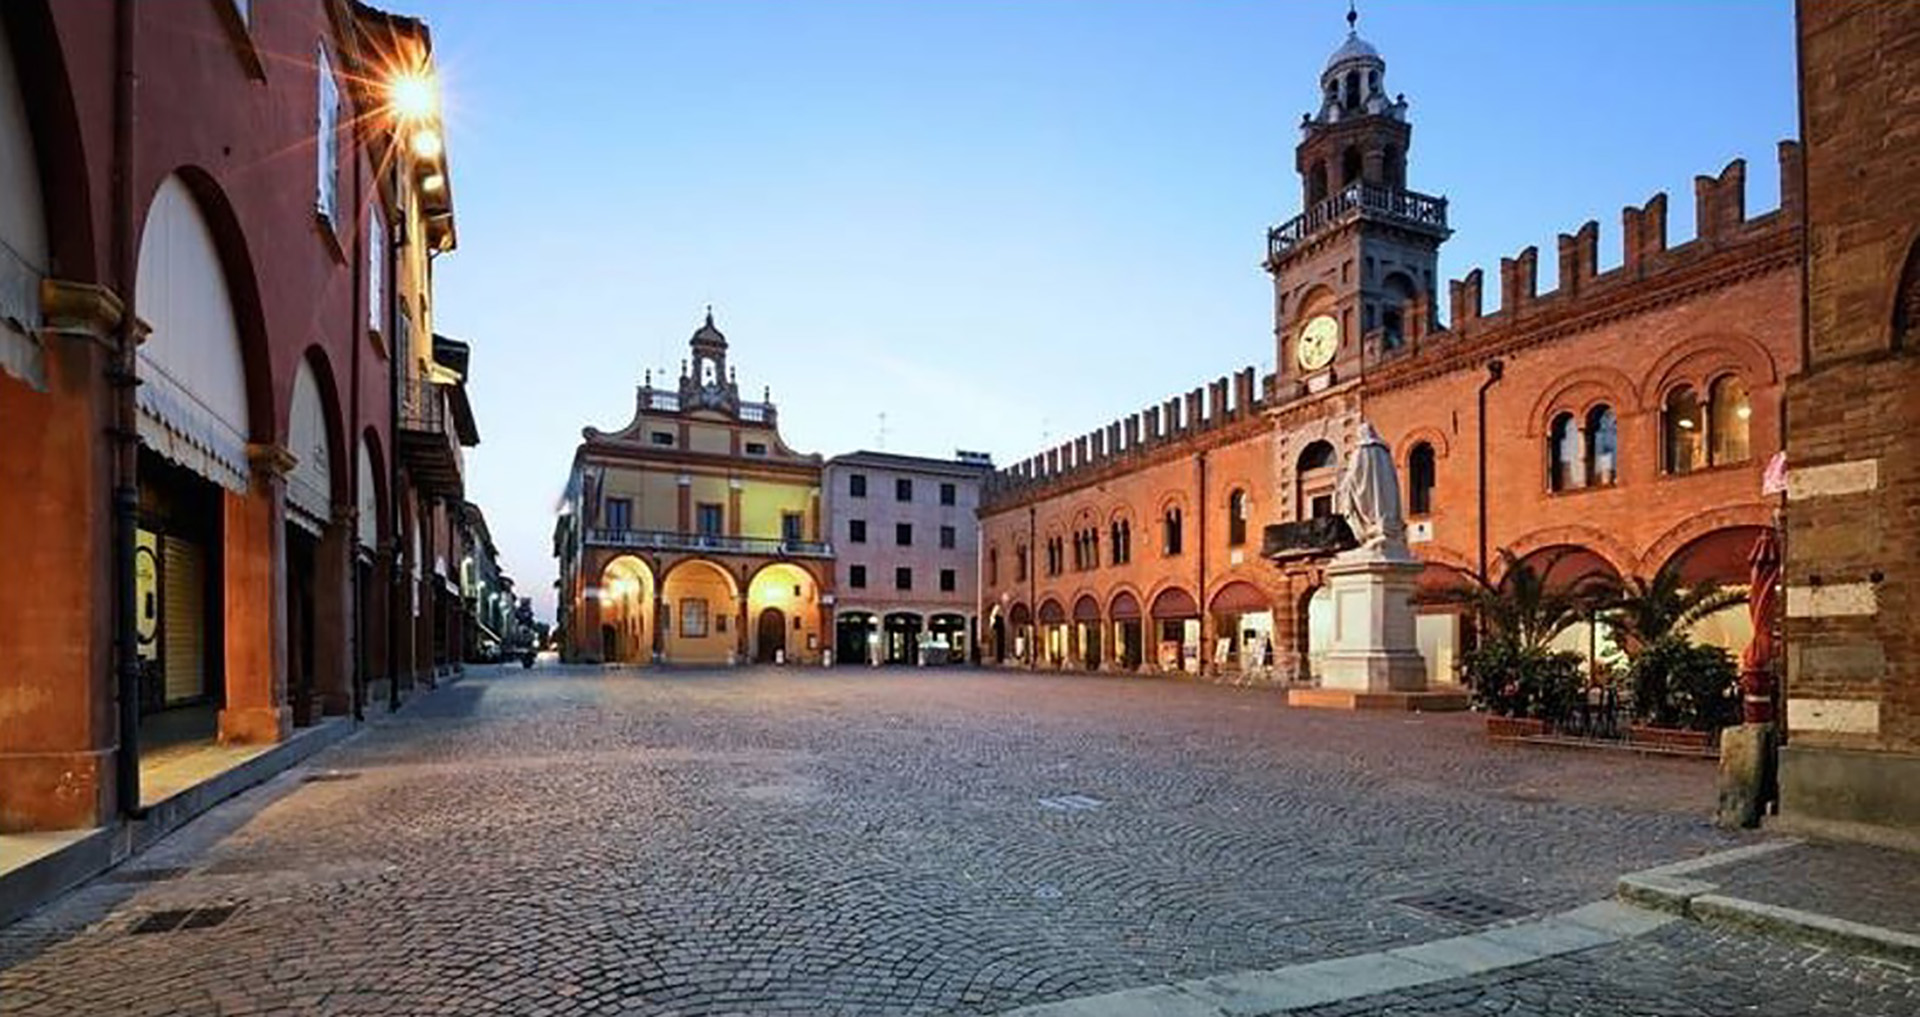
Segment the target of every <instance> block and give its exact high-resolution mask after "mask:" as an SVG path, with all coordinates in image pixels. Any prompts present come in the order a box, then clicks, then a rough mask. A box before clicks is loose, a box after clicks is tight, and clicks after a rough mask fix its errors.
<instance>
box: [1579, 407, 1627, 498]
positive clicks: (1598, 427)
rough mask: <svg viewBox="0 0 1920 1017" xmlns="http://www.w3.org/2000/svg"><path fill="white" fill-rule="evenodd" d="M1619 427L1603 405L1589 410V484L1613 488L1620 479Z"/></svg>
mask: <svg viewBox="0 0 1920 1017" xmlns="http://www.w3.org/2000/svg"><path fill="white" fill-rule="evenodd" d="M1619 449H1620V424H1619V421H1618V420H1617V419H1616V418H1615V417H1614V414H1613V407H1611V406H1607V405H1605V404H1604V403H1603V404H1601V405H1599V406H1595V407H1594V408H1593V409H1590V410H1588V411H1587V455H1586V472H1587V483H1588V484H1591V485H1592V486H1594V487H1612V486H1613V485H1614V484H1615V483H1616V482H1617V481H1618V480H1619V479H1620V470H1619V466H1618V462H1619V454H1618V453H1619Z"/></svg>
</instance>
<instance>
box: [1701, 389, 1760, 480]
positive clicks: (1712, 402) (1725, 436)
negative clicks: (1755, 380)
mask: <svg viewBox="0 0 1920 1017" xmlns="http://www.w3.org/2000/svg"><path fill="white" fill-rule="evenodd" d="M1707 405H1708V406H1709V407H1710V408H1711V410H1712V412H1711V414H1710V419H1711V421H1712V425H1711V426H1710V427H1709V428H1708V431H1707V434H1708V437H1709V439H1710V445H1709V448H1708V461H1709V462H1711V463H1712V464H1713V465H1715V466H1722V465H1725V464H1727V463H1744V462H1746V461H1747V460H1748V459H1749V458H1751V457H1752V447H1751V446H1750V445H1749V444H1748V442H1747V423H1748V421H1749V420H1750V419H1751V418H1752V417H1753V402H1752V400H1750V399H1748V398H1747V383H1746V382H1744V381H1741V380H1740V379H1739V378H1737V377H1735V376H1733V375H1731V374H1728V375H1722V376H1721V377H1719V378H1717V379H1715V380H1714V383H1713V385H1712V386H1711V387H1710V388H1708V389H1707Z"/></svg>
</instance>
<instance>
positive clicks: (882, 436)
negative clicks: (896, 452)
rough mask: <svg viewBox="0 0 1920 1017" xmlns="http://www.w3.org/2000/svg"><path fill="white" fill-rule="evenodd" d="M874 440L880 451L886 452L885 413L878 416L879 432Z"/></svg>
mask: <svg viewBox="0 0 1920 1017" xmlns="http://www.w3.org/2000/svg"><path fill="white" fill-rule="evenodd" d="M874 440H875V441H876V442H877V443H878V444H879V447H880V451H882V452H885V451H886V450H887V415H886V414H885V413H882V414H880V432H879V434H878V435H876V436H875V438H874Z"/></svg>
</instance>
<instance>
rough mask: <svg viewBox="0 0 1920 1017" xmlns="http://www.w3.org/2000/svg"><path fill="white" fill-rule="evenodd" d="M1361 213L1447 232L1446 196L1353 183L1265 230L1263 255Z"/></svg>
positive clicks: (1273, 254)
mask: <svg viewBox="0 0 1920 1017" xmlns="http://www.w3.org/2000/svg"><path fill="white" fill-rule="evenodd" d="M1362 216H1368V217H1372V218H1377V219H1383V220H1385V221H1388V222H1392V223H1397V224H1399V225H1401V226H1410V227H1413V228H1415V229H1419V230H1423V231H1426V232H1432V233H1438V234H1441V235H1443V236H1444V235H1446V234H1447V233H1448V230H1447V199H1445V198H1436V197H1433V196H1432V195H1428V194H1420V193H1418V192H1415V191H1403V190H1401V189H1399V188H1397V187H1384V186H1381V185H1380V184H1368V183H1354V184H1348V185H1347V186H1346V187H1344V188H1342V189H1341V191H1340V193H1338V194H1336V195H1334V196H1333V197H1331V198H1328V199H1327V200H1325V201H1322V202H1320V203H1319V204H1318V205H1315V206H1313V207H1312V208H1309V209H1307V210H1306V211H1305V212H1302V213H1300V214H1299V215H1296V216H1294V217H1293V218H1292V219H1289V220H1288V221H1286V222H1285V223H1282V224H1281V225H1279V226H1275V227H1274V228H1272V229H1270V230H1268V231H1267V257H1269V258H1278V257H1280V256H1281V255H1283V254H1285V253H1287V252H1288V251H1290V250H1292V249H1293V248H1294V246H1295V245H1297V244H1299V243H1301V242H1303V241H1305V240H1308V239H1310V238H1312V237H1313V236H1314V235H1316V234H1318V233H1321V232H1323V231H1325V230H1328V229H1331V228H1333V227H1334V226H1338V225H1340V224H1342V223H1345V222H1348V221H1350V220H1353V219H1356V218H1360V217H1362Z"/></svg>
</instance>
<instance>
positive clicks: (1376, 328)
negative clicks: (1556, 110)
mask: <svg viewBox="0 0 1920 1017" xmlns="http://www.w3.org/2000/svg"><path fill="white" fill-rule="evenodd" d="M1357 20H1358V15H1356V14H1355V13H1354V12H1353V11H1352V10H1351V9H1349V10H1348V12H1347V27H1348V31H1347V40H1346V42H1345V43H1343V44H1341V46H1340V48H1339V49H1337V50H1335V51H1334V53H1333V56H1332V57H1331V58H1329V59H1328V60H1327V66H1326V70H1324V71H1323V72H1321V74H1320V111H1319V113H1317V114H1306V115H1303V116H1302V117H1301V121H1300V132H1301V135H1302V137H1301V141H1300V145H1299V147H1298V148H1297V149H1295V156H1294V162H1295V169H1296V171H1297V172H1299V174H1300V180H1301V187H1302V196H1303V201H1302V207H1303V208H1304V211H1303V212H1301V214H1300V215H1298V216H1295V217H1294V218H1293V219H1292V220H1291V221H1289V222H1287V223H1284V224H1282V225H1280V226H1276V227H1274V228H1273V229H1271V230H1269V231H1267V263H1266V267H1267V271H1268V272H1270V273H1272V274H1273V293H1274V314H1273V321H1274V336H1275V339H1276V340H1277V346H1278V349H1277V354H1278V356H1277V359H1276V368H1275V371H1274V373H1275V375H1276V376H1277V377H1278V378H1279V379H1280V380H1279V393H1278V394H1279V395H1280V396H1281V397H1282V398H1285V397H1288V396H1290V395H1298V394H1301V393H1304V392H1318V391H1320V390H1322V389H1324V388H1326V387H1327V386H1328V385H1330V384H1333V383H1335V382H1340V381H1346V380H1350V379H1353V378H1357V377H1359V376H1360V374H1361V373H1362V371H1363V369H1364V366H1365V365H1366V364H1368V363H1371V362H1373V361H1375V360H1377V359H1379V358H1380V357H1382V356H1386V355H1390V354H1391V353H1392V352H1393V351H1394V350H1396V349H1399V348H1400V347H1401V346H1403V345H1404V344H1405V342H1406V336H1407V334H1408V332H1409V331H1410V330H1412V324H1413V323H1411V322H1410V320H1409V316H1410V315H1412V314H1414V313H1424V314H1426V315H1427V319H1428V320H1427V321H1425V322H1421V323H1419V324H1420V325H1421V326H1423V327H1422V328H1421V329H1420V330H1421V331H1424V326H1427V325H1430V324H1431V323H1432V312H1431V308H1432V307H1433V306H1434V300H1433V299H1432V296H1431V294H1432V293H1433V283H1434V272H1435V264H1436V261H1437V258H1438V254H1439V250H1440V244H1441V242H1443V241H1445V240H1446V239H1447V236H1448V235H1449V233H1450V231H1449V230H1448V229H1447V203H1446V199H1444V198H1435V197H1430V196H1428V195H1425V194H1418V193H1415V192H1413V191H1409V190H1407V189H1406V183H1407V180H1406V178H1407V145H1408V142H1409V141H1410V140H1411V138H1412V135H1413V127H1412V126H1411V125H1410V124H1408V123H1407V101H1406V97H1405V96H1394V97H1392V98H1388V96H1387V91H1386V76H1387V63H1386V61H1385V60H1382V59H1381V58H1380V52H1379V51H1378V50H1376V49H1374V48H1373V47H1372V46H1371V45H1369V44H1368V43H1367V42H1366V40H1364V39H1362V38H1360V36H1359V34H1358V32H1357V31H1356V30H1355V27H1356V22H1357ZM1417 297H1424V298H1425V300H1424V301H1423V305H1424V307H1425V308H1427V309H1428V310H1425V311H1424V312H1422V311H1420V310H1419V307H1420V306H1421V305H1417V304H1416V298H1417Z"/></svg>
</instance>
